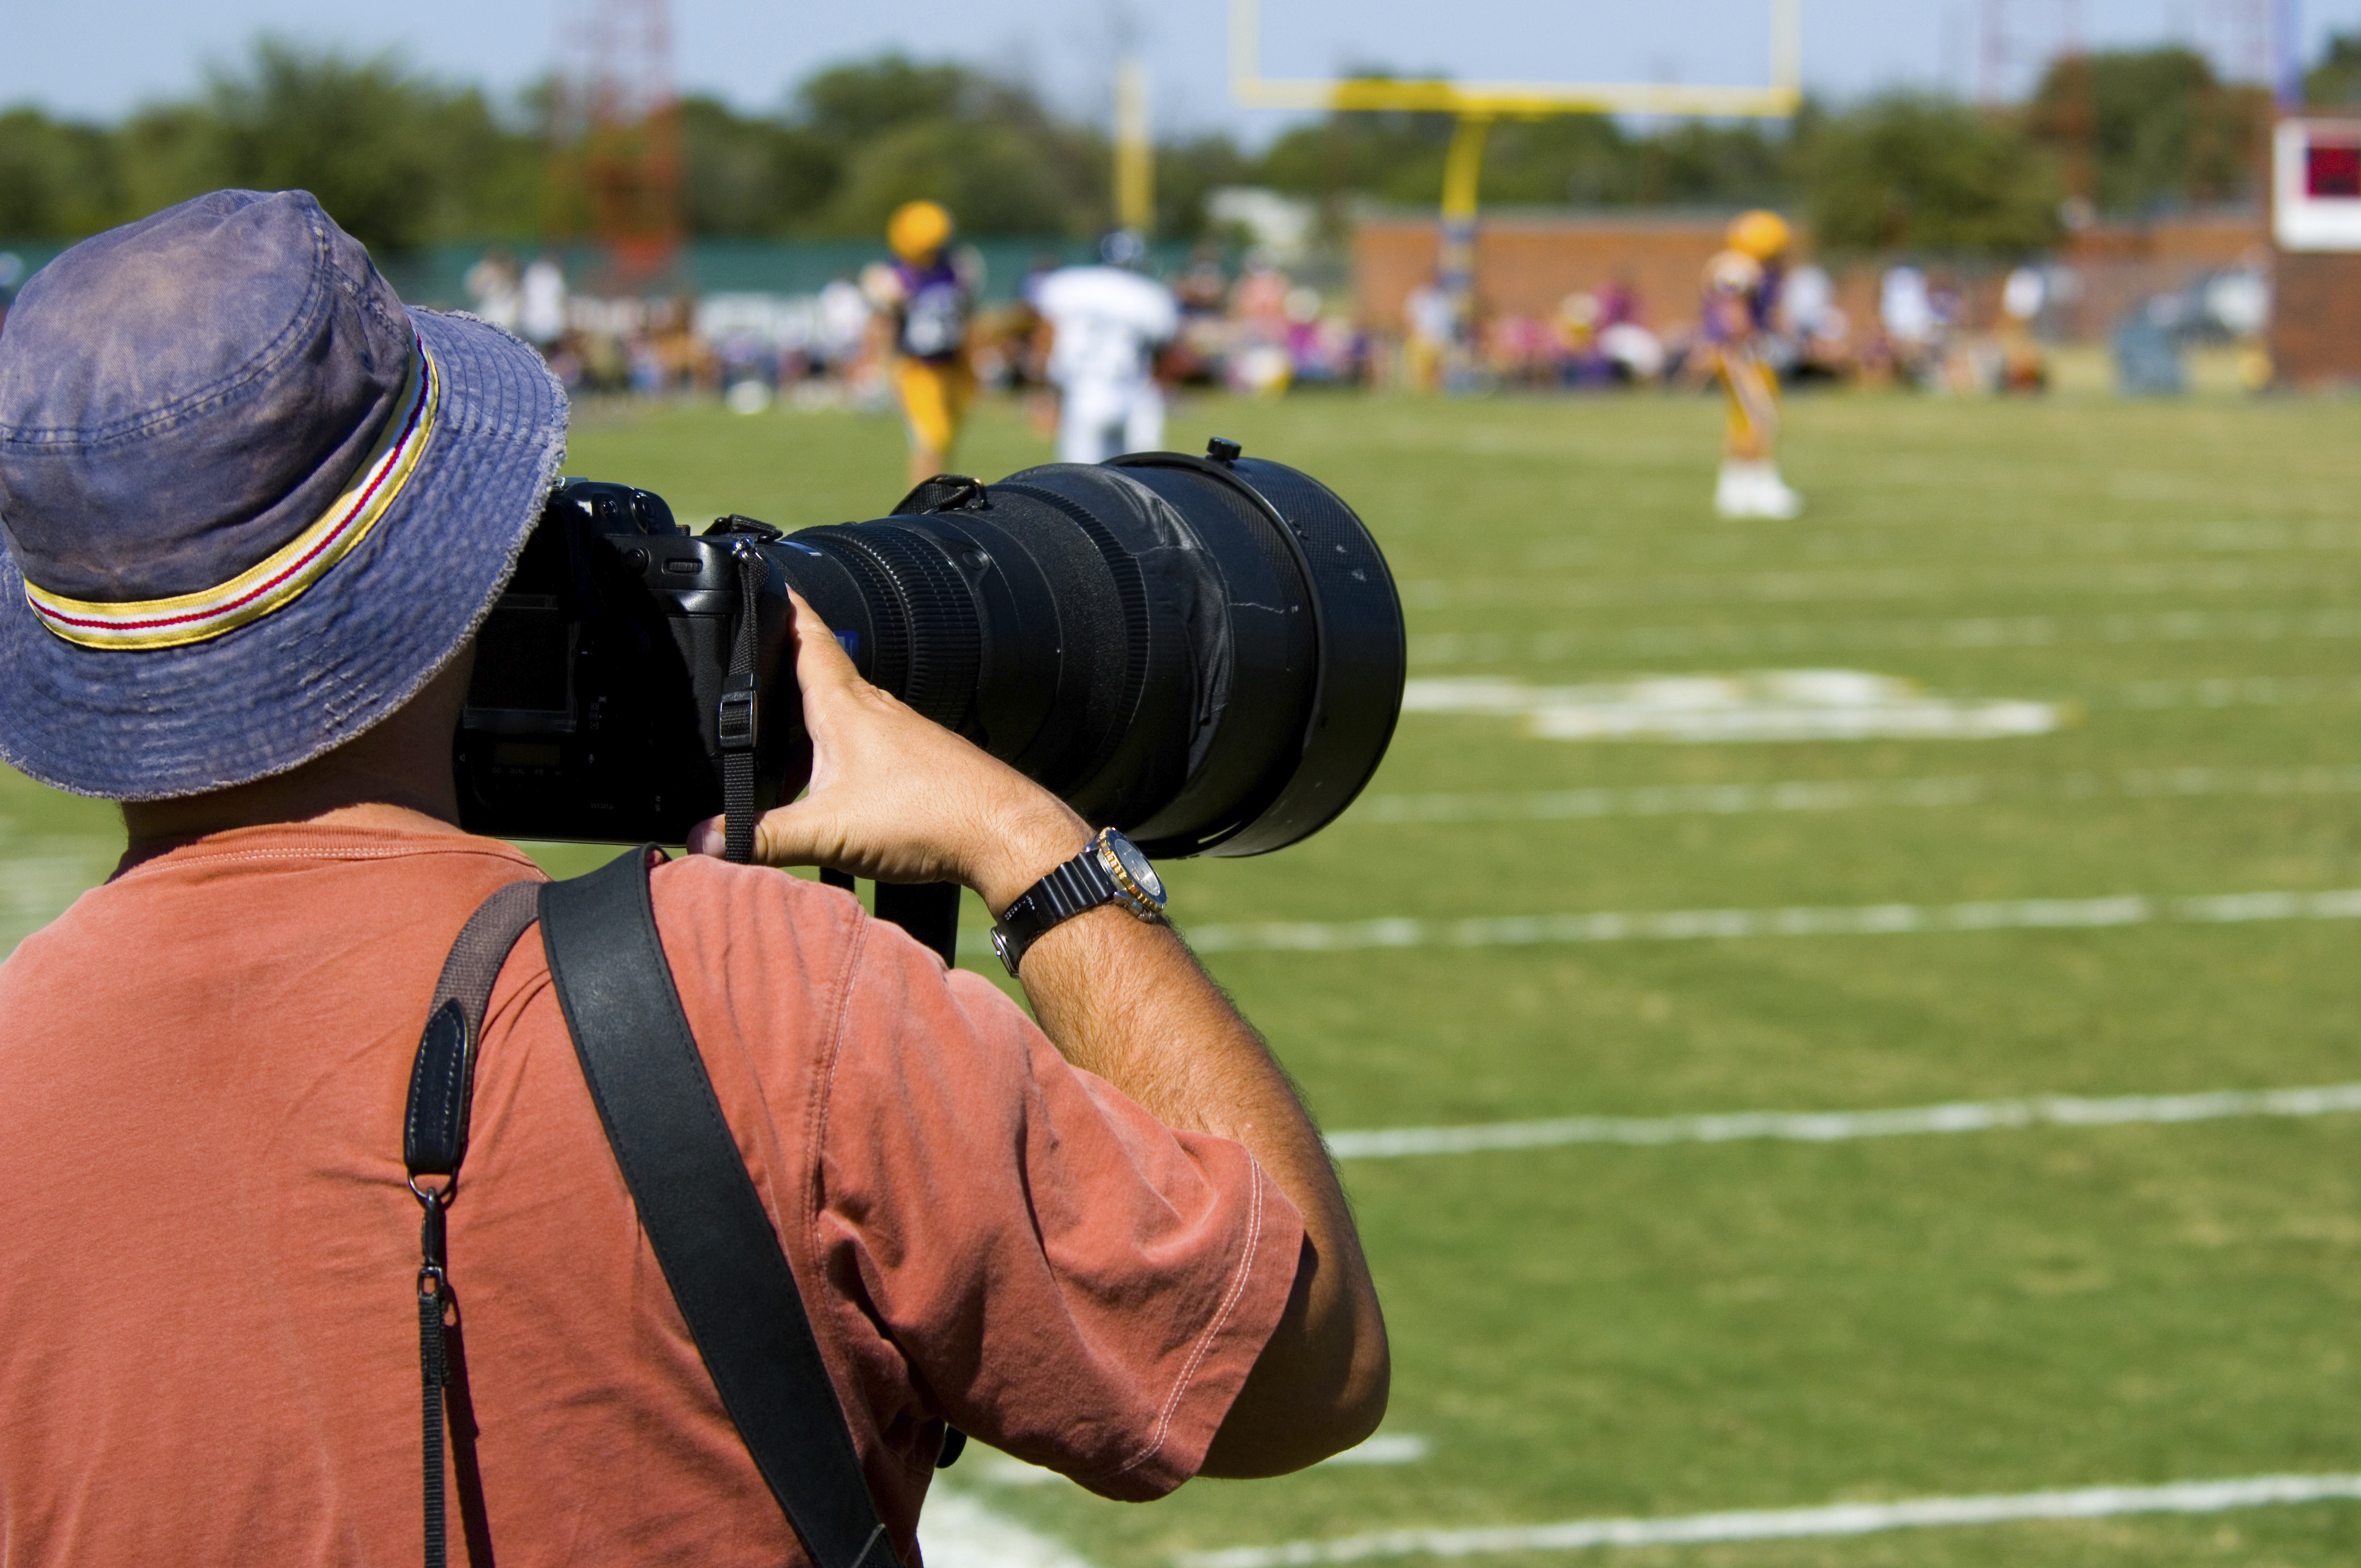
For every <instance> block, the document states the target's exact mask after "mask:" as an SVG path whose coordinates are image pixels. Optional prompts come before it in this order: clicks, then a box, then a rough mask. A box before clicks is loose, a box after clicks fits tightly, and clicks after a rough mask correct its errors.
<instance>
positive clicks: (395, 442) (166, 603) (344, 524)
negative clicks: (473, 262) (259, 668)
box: [25, 339, 442, 649]
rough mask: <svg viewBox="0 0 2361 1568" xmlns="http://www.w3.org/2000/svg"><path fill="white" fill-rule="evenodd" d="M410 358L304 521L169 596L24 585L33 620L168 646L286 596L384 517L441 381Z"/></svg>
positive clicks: (97, 639) (91, 640)
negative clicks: (397, 399)
mask: <svg viewBox="0 0 2361 1568" xmlns="http://www.w3.org/2000/svg"><path fill="white" fill-rule="evenodd" d="M413 342H415V343H416V349H417V352H416V353H415V354H414V355H413V356H412V358H411V362H410V376H409V379H408V383H407V384H406V385H405V386H404V387H403V388H402V392H403V400H402V404H401V407H400V408H399V410H398V411H397V413H396V415H395V417H394V418H392V419H390V420H388V421H387V422H386V426H385V430H384V433H382V434H380V435H379V437H378V441H377V445H376V446H375V447H373V448H372V449H371V450H370V452H369V455H368V458H367V459H366V460H364V461H363V463H362V464H361V466H360V471H359V472H358V473H357V475H355V476H354V478H353V482H352V484H351V486H350V487H349V488H346V491H345V493H344V494H343V495H341V496H339V497H337V498H336V501H335V505H333V506H331V507H330V508H329V509H328V510H327V511H326V512H325V513H324V515H323V516H322V517H321V518H320V519H319V521H316V522H314V523H313V524H312V525H311V526H310V527H308V528H306V529H304V530H303V532H301V533H299V534H297V535H296V536H295V537H294V538H293V539H291V540H290V541H288V542H287V543H285V544H283V545H281V546H280V548H279V549H277V550H275V551H273V552H272V553H271V554H269V556H268V557H266V558H265V559H263V560H261V561H259V562H257V563H256V564H255V565H252V566H249V567H247V569H246V570H245V571H243V572H240V573H239V574H238V575H237V576H235V577H232V578H231V579H230V580H229V581H228V582H226V583H224V584H222V585H221V586H220V587H213V588H203V589H200V590H198V591H197V592H195V593H192V594H181V595H178V596H176V597H175V598H161V599H138V600H132V601H129V602H126V603H122V604H103V603H99V602H97V601H95V600H90V599H74V598H66V597H65V596H64V595H62V594H53V593H50V592H49V590H48V589H46V588H40V587H35V586H34V585H33V584H32V583H31V582H29V581H27V583H26V584H25V599H26V602H27V604H29V605H31V606H32V608H33V613H34V614H36V615H38V616H39V617H40V618H41V624H42V625H44V626H46V627H48V628H49V630H51V631H53V632H55V633H56V634H57V635H59V636H60V637H62V638H64V639H65V640H66V641H69V642H74V643H79V644H81V645H82V647H85V648H133V649H140V648H176V647H180V646H181V645H183V644H185V643H190V642H203V641H205V640H207V639H208V638H214V637H219V636H221V635H222V634H223V633H224V632H225V631H233V630H236V629H237V628H238V627H241V626H244V625H247V623H248V622H250V621H255V620H260V619H261V618H262V617H264V616H266V615H269V613H270V612H271V611H273V610H275V609H283V608H285V607H286V606H287V605H289V604H291V603H292V602H293V601H294V600H295V598H297V597H298V596H299V595H301V594H302V592H303V590H304V589H306V588H308V587H311V586H312V585H313V583H316V582H318V581H319V580H320V579H321V578H322V577H323V576H325V575H326V574H327V571H328V569H329V568H330V567H331V566H334V565H335V564H336V563H337V562H339V561H341V560H343V559H344V558H345V557H346V556H347V555H349V554H352V553H353V550H354V549H355V547H357V545H358V544H359V543H360V542H361V541H362V540H364V539H366V538H368V535H369V531H370V530H371V529H373V528H375V527H376V526H377V524H378V520H379V519H380V518H382V517H384V516H385V514H386V510H387V509H389V508H390V507H391V506H392V505H393V503H394V499H395V498H396V497H398V496H400V495H401V489H402V487H403V486H404V485H405V484H407V483H408V482H409V479H410V476H411V474H412V472H413V471H414V470H415V469H416V468H417V466H418V460H419V457H420V455H422V454H423V453H424V452H425V450H426V444H427V442H428V441H429V440H430V439H431V438H432V437H433V435H434V416H435V413H436V411H437V410H438V409H439V407H440V406H441V403H442V379H441V378H440V377H439V376H438V375H437V374H436V373H435V369H434V359H433V357H432V356H429V355H428V354H427V352H426V345H425V344H424V343H423V342H418V341H417V340H415V339H413Z"/></svg>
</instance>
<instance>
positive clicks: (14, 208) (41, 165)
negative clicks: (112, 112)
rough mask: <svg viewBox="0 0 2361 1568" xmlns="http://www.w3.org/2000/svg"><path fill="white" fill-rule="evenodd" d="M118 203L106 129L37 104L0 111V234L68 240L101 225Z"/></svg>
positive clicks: (112, 147) (111, 143)
mask: <svg viewBox="0 0 2361 1568" xmlns="http://www.w3.org/2000/svg"><path fill="white" fill-rule="evenodd" d="M119 205H120V193H119V191H118V189H117V175H116V156H115V143H114V139H113V138H112V137H110V136H109V135H108V133H107V132H106V131H105V130H104V129H102V128H101V127H99V126H85V125H78V124H74V123H72V122H70V121H61V120H53V119H51V118H49V116H48V115H44V114H42V113H41V112H40V111H39V110H38V109H11V110H8V111H7V112H5V113H0V235H5V236H9V237H11V238H16V239H71V238H75V237H78V236H82V235H86V234H89V233H92V232H93V231H94V230H96V229H100V228H104V227H105V226H106V225H107V224H108V223H109V222H110V221H112V219H113V217H114V214H115V211H116V210H117V208H118V207H119Z"/></svg>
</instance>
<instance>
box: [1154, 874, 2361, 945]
mask: <svg viewBox="0 0 2361 1568" xmlns="http://www.w3.org/2000/svg"><path fill="white" fill-rule="evenodd" d="M2356 919H2361V888H2346V889H2340V890H2334V891H2330V892H2326V893H2233V894H2213V895H2206V896H2200V897H2192V898H2150V897H2148V896H2147V895H2146V894H2136V893H2130V894H2116V895H2115V896H2114V897H2111V898H2013V899H1997V900H1993V901H1991V902H1985V903H1975V904H1859V905H1824V906H1818V907H1815V906H1812V905H1796V906H1793V907H1789V908H1785V909H1666V910H1656V911H1648V912H1619V911H1599V912H1597V913H1593V914H1587V915H1499V916H1475V917H1473V918H1470V919H1465V920H1421V919H1417V918H1415V917H1398V918H1394V919H1381V920H1272V921H1265V922H1262V923H1260V924H1257V925H1235V926H1199V927H1191V928H1187V929H1186V930H1185V933H1184V934H1185V935H1186V936H1187V937H1188V938H1189V945H1190V946H1191V947H1192V948H1196V950H1197V951H1199V952H1201V953H1235V952H1280V953H1327V952H1342V951H1348V950H1351V949H1355V948H1501V947H1532V946H1537V945H1541V944H1548V943H1560V942H1677V941H1692V940H1696V939H1698V938H1708V937H1884V936H1895V935H1901V934H1905V933H1925V932H1933V931H1999V930H2013V929H2025V928H2032V929H2043V928H2053V927H2103V926H2146V925H2149V924H2152V923H2154V922H2158V921H2170V922H2175V923H2180V924H2188V925H2224V924H2231V923H2236V922H2244V921H2250V920H2356Z"/></svg>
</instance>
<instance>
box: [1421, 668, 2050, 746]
mask: <svg viewBox="0 0 2361 1568" xmlns="http://www.w3.org/2000/svg"><path fill="white" fill-rule="evenodd" d="M1402 711H1403V712H1405V713H1470V714H1483V715H1488V716H1491V717H1495V718H1518V719H1521V720H1522V721H1523V725H1524V730H1525V733H1526V734H1528V735H1532V736H1537V737H1540V738H1542V739H1544V740H1680V741H1692V742H1708V741H1748V740H1790V741H1792V740H1884V739H1900V740H1995V739H1999V738H2001V737H2004V736H2015V735H2043V734H2047V733H2048V732H2049V731H2050V730H2053V729H2058V728H2059V727H2060V726H2061V725H2063V724H2065V723H2066V722H2068V720H2069V719H2070V718H2071V717H2072V712H2073V710H2072V709H2071V708H2070V707H2068V706H2066V705H2062V704H2058V703H2046V702H2019V701H1996V702H1995V701H1979V702H1962V701H1954V700H1952V699H1949V698H1946V697H1937V696H1928V695H1927V694H1926V693H1924V692H1922V691H1920V690H1919V689H1918V687H1917V685H1916V683H1914V682H1911V681H1905V680H1902V679H1899V678H1897V677H1895V676H1893V675H1879V674H1869V673H1867V672H1864V671H1861V670H1750V671H1746V672H1744V673H1742V674H1728V675H1646V676H1642V677H1640V678H1639V679H1636V680H1628V681H1609V682H1601V683H1598V684H1595V685H1578V686H1529V685H1524V684H1523V683H1522V682H1521V681H1513V680H1495V679H1460V680H1455V679H1448V678H1427V679H1422V680H1414V681H1410V682H1408V683H1406V684H1405V685H1404V686H1403V689H1402Z"/></svg>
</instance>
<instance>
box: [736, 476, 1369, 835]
mask: <svg viewBox="0 0 2361 1568" xmlns="http://www.w3.org/2000/svg"><path fill="white" fill-rule="evenodd" d="M763 553H764V554H765V555H767V556H768V557H769V558H770V560H771V561H772V562H773V564H774V565H775V566H776V567H777V569H778V572H779V575H780V576H782V577H783V578H784V579H785V581H786V582H787V583H789V584H791V585H793V586H794V587H795V588H796V591H797V592H799V593H801V594H802V595H803V596H804V598H806V599H807V601H809V602H810V604H811V605H812V606H813V608H814V609H817V610H818V612H819V614H820V616H821V618H822V619H824V620H827V621H828V623H829V626H830V627H832V628H833V629H834V630H836V631H837V633H838V635H839V638H840V641H843V642H844V643H845V645H846V647H847V648H848V649H849V650H850V651H851V652H852V655H853V659H854V663H856V664H857V665H859V667H860V669H861V673H862V675H863V676H864V677H866V678H868V679H869V680H871V681H872V682H873V683H875V684H876V685H880V686H882V687H884V689H885V690H887V691H890V692H892V693H894V694H895V696H899V697H901V698H902V699H903V700H904V701H906V702H907V703H908V704H909V705H910V706H911V707H914V708H916V709H917V711H919V712H920V713H923V714H925V715H926V716H927V717H928V718H932V719H935V720H936V721H937V722H939V723H941V724H944V725H947V726H949V727H950V728H952V729H958V730H960V731H961V733H963V734H965V735H967V736H969V737H970V738H971V739H972V740H975V741H976V742H977V743H978V744H980V745H982V746H983V747H984V748H985V749H986V750H988V751H991V752H992V753H993V754H994V755H995V756H998V757H1001V758H1003V759H1004V760H1005V761H1007V762H1010V763H1012V764H1013V765H1015V766H1016V768H1017V769H1019V770H1020V771H1021V772H1023V773H1027V775H1029V776H1030V777H1032V778H1035V779H1037V780H1038V781H1039V782H1040V783H1041V784H1044V785H1046V786H1047V787H1048V788H1049V789H1051V790H1053V791H1055V792H1056V793H1057V794H1058V795H1060V796H1062V797H1063V798H1064V799H1065V800H1066V801H1067V802H1068V803H1069V804H1071V806H1073V807H1074V809H1075V810H1076V811H1077V812H1079V813H1081V814H1082V816H1083V817H1086V818H1088V819H1089V820H1091V821H1093V822H1103V823H1112V824H1114V825H1115V826H1116V827H1119V828H1123V829H1124V830H1125V831H1126V833H1129V834H1130V835H1131V836H1132V837H1133V838H1134V839H1137V840H1138V841H1139V842H1140V844H1141V845H1142V847H1143V848H1145V849H1146V850H1148V852H1149V853H1150V854H1156V855H1162V856H1167V857H1170V856H1176V855H1178V856H1185V855H1252V854H1260V853H1263V852H1265V851H1268V850H1277V849H1280V848H1283V847H1285V846H1286V845H1289V844H1291V843H1294V842H1296V841H1297V840H1299V839H1303V838H1305V837H1307V836H1308V835H1310V834H1311V833H1312V832H1315V831H1316V830H1318V829H1319V828H1321V827H1322V826H1323V825H1324V824H1326V823H1327V822H1329V821H1331V820H1332V819H1334V817H1335V816H1336V815H1337V814H1338V813H1339V812H1341V811H1343V810H1344V808H1345V806H1347V805H1348V804H1350V803H1351V801H1352V799H1353V797H1354V795H1356V794H1357V793H1359V791H1360V789H1361V786H1362V785H1363V784H1366V783H1367V780H1368V777H1369V775H1370V773H1372V772H1374V771H1375V769H1376V767H1377V764H1378V760H1379V759H1380V758H1381V757H1383V756H1384V754H1385V749H1386V745H1387V742H1388V741H1389V740H1390V739H1391V738H1392V734H1393V727H1394V721H1395V718H1396V717H1397V715H1398V713H1399V711H1400V705H1401V689H1402V674H1403V639H1402V617H1401V604H1400V598H1398V597H1397V595H1396V594H1395V591H1394V586H1393V578H1392V576H1391V574H1390V573H1389V571H1388V570H1387V568H1386V564H1385V558H1384V556H1383V555H1382V554H1380V553H1379V552H1378V547H1377V543H1376V542H1375V541H1374V540H1373V539H1372V538H1371V537H1370V536H1369V532H1368V530H1367V528H1366V527H1365V526H1364V525H1363V524H1362V522H1361V521H1360V519H1359V518H1358V517H1356V515H1354V512H1353V510H1352V509H1351V508H1349V507H1347V506H1346V505H1345V503H1344V502H1343V501H1342V500H1340V499H1337V498H1336V496H1335V495H1334V493H1333V492H1331V491H1330V490H1329V489H1328V488H1326V487H1324V486H1323V485H1321V484H1320V483H1318V482H1317V481H1316V480H1313V479H1312V478H1311V477H1309V476H1307V475H1304V474H1301V473H1300V472H1298V471H1297V470H1295V469H1292V468H1290V467H1287V466H1284V465H1281V464H1278V463H1271V462H1267V461H1263V460H1260V459H1255V458H1245V457H1227V458H1226V459H1224V458H1222V457H1205V458H1200V457H1188V456H1183V455H1179V454H1174V453H1152V454H1144V455H1134V456H1129V457H1122V458H1118V459H1116V460H1115V462H1114V463H1112V464H1104V465H1096V466H1087V465H1080V464H1051V465H1048V466H1042V467H1038V468H1028V469H1026V470H1025V471H1023V472H1022V473H1018V474H1014V475H1011V476H1010V477H1008V478H1006V479H1005V480H1002V481H1001V482H1000V483H998V484H995V485H989V486H984V485H976V484H973V483H972V482H966V481H957V482H954V481H948V480H939V481H933V482H931V483H930V484H929V485H928V486H922V487H921V488H919V489H918V490H917V492H914V494H913V496H912V497H911V498H910V499H909V500H907V501H906V503H905V510H902V511H900V512H898V513H897V514H896V515H895V516H892V517H888V518H882V519H879V520H877V521H870V522H858V523H848V524H843V525H840V526H837V527H830V528H811V529H806V530H803V531H802V532H798V533H796V534H793V535H790V536H788V537H787V538H785V539H784V540H780V541H778V542H776V543H770V544H767V545H765V546H764V547H763ZM783 706H785V705H782V704H781V703H779V702H777V701H772V702H770V703H768V704H766V707H767V709H768V711H770V712H772V713H774V714H775V713H778V712H779V711H781V708H782V707H783ZM790 711H792V709H791V708H790Z"/></svg>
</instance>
